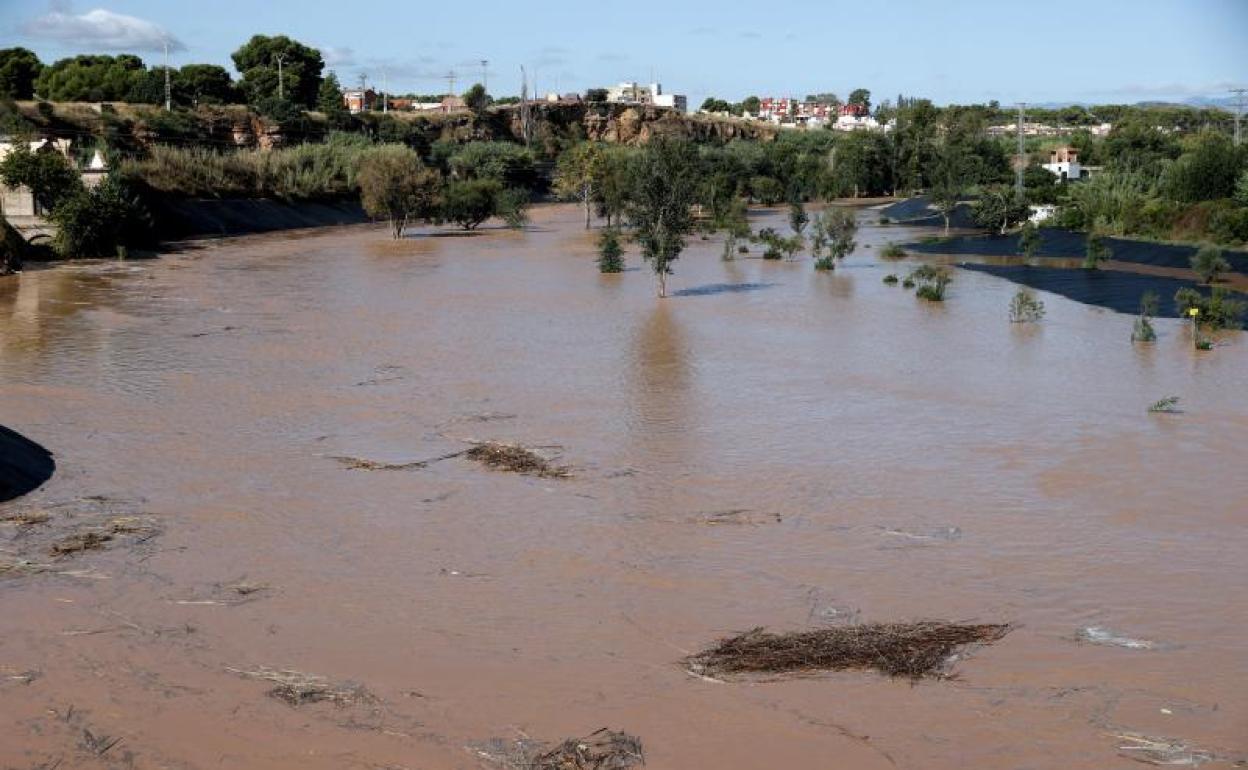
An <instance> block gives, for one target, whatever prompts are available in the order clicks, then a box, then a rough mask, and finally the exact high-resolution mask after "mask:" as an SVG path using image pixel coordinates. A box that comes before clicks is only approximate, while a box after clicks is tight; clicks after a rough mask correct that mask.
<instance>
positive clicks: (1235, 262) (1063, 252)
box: [905, 227, 1248, 273]
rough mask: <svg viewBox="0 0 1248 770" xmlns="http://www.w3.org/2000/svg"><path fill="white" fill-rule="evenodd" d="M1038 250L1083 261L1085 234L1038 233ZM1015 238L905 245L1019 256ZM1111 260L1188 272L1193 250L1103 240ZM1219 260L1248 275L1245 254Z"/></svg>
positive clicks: (923, 251)
mask: <svg viewBox="0 0 1248 770" xmlns="http://www.w3.org/2000/svg"><path fill="white" fill-rule="evenodd" d="M1038 232H1039V234H1040V247H1039V248H1038V249H1037V250H1036V252H1035V255H1034V256H1035V257H1036V258H1056V259H1083V258H1084V256H1085V255H1086V254H1087V251H1088V236H1087V233H1081V232H1077V231H1074V230H1059V229H1057V228H1054V227H1042V228H1040V229H1039V231H1038ZM1018 238H1019V236H1018V235H1017V234H1014V235H965V236H959V237H955V238H950V239H949V240H946V241H940V242H937V243H908V244H906V245H905V248H906V249H908V250H909V251H913V252H917V253H920V254H965V255H968V256H972V255H973V256H981V257H1013V256H1019V255H1020V251H1019V248H1018ZM1103 241H1104V243H1105V245H1106V246H1108V247H1109V249H1110V251H1111V252H1112V253H1111V254H1110V257H1109V258H1110V259H1113V260H1116V261H1118V262H1132V263H1134V264H1137V265H1152V266H1154V267H1176V268H1181V269H1184V270H1188V269H1191V264H1192V256H1193V255H1194V254H1195V253H1196V250H1197V249H1196V247H1195V246H1179V245H1175V244H1167V243H1152V242H1150V241H1133V240H1128V239H1126V238H1105V239H1103ZM1222 256H1223V257H1225V258H1226V261H1227V262H1229V263H1230V265H1231V270H1233V271H1235V272H1237V273H1248V254H1245V253H1244V252H1242V251H1227V250H1223V252H1222Z"/></svg>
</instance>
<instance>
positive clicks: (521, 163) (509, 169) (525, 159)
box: [448, 142, 537, 188]
mask: <svg viewBox="0 0 1248 770" xmlns="http://www.w3.org/2000/svg"><path fill="white" fill-rule="evenodd" d="M448 165H449V166H450V169H451V172H452V173H453V174H454V175H455V176H457V177H460V178H462V179H493V180H495V181H497V182H500V183H501V184H502V185H503V186H504V187H527V188H533V187H534V186H536V184H537V167H536V165H535V161H534V158H533V152H532V151H531V150H529V149H528V148H526V147H522V146H520V145H518V144H513V143H511V142H469V143H468V144H465V145H463V146H461V147H458V148H456V149H455V150H454V154H453V155H451V158H450V161H449V162H448Z"/></svg>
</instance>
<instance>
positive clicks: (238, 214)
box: [153, 199, 370, 240]
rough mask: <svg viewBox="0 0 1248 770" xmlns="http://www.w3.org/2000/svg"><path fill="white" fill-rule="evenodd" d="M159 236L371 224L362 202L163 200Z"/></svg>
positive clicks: (159, 207) (156, 209)
mask: <svg viewBox="0 0 1248 770" xmlns="http://www.w3.org/2000/svg"><path fill="white" fill-rule="evenodd" d="M153 209H154V210H153V214H155V219H156V222H157V230H158V231H159V232H158V235H159V236H160V237H161V238H163V239H166V240H176V239H179V238H195V237H203V236H222V235H246V234H249V233H267V232H273V231H276V230H293V229H296V228H301V227H324V226H326V225H354V224H360V223H362V222H368V221H370V220H369V218H368V215H366V214H365V213H364V209H363V208H361V207H360V204H359V203H353V202H346V201H340V202H315V201H308V202H302V203H287V202H285V201H277V200H262V199H255V200H251V199H222V200H178V199H167V200H162V201H160V202H158V203H156V204H154V205H153Z"/></svg>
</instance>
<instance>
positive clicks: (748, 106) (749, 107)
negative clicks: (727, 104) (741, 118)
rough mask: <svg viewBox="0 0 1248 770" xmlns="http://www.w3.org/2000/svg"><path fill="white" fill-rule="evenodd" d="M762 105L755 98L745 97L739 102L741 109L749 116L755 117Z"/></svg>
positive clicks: (759, 100) (760, 101)
mask: <svg viewBox="0 0 1248 770" xmlns="http://www.w3.org/2000/svg"><path fill="white" fill-rule="evenodd" d="M762 105H763V102H762V100H761V99H759V98H758V97H757V96H747V97H745V99H743V100H741V109H742V110H744V111H746V112H748V113H750V114H751V115H757V114H758V110H759V108H761V107H762Z"/></svg>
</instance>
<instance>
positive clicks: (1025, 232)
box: [1018, 171, 1048, 259]
mask: <svg viewBox="0 0 1248 770" xmlns="http://www.w3.org/2000/svg"><path fill="white" fill-rule="evenodd" d="M1045 173H1046V174H1047V173H1048V172H1047V171H1046V172H1045ZM1039 248H1040V231H1039V230H1038V229H1036V226H1035V225H1033V224H1032V223H1031V222H1028V223H1027V224H1025V225H1023V229H1022V230H1020V231H1019V233H1018V252H1019V253H1020V254H1022V255H1023V256H1024V257H1026V258H1027V259H1031V258H1032V257H1033V256H1035V254H1036V251H1037V250H1038V249H1039Z"/></svg>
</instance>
